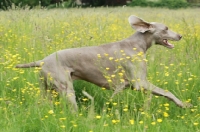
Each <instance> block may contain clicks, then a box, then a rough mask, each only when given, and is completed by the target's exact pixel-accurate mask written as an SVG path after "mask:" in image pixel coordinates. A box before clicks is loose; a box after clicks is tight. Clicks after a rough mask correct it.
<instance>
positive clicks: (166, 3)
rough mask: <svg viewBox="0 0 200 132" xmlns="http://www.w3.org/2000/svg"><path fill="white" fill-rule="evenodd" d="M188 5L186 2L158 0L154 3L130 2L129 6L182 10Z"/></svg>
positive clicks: (183, 0)
mask: <svg viewBox="0 0 200 132" xmlns="http://www.w3.org/2000/svg"><path fill="white" fill-rule="evenodd" d="M188 5H189V4H188V3H187V1H186V0H159V1H156V2H153V1H147V0H132V2H131V3H130V6H142V7H143V6H150V7H167V8H173V9H175V8H183V7H187V6H188Z"/></svg>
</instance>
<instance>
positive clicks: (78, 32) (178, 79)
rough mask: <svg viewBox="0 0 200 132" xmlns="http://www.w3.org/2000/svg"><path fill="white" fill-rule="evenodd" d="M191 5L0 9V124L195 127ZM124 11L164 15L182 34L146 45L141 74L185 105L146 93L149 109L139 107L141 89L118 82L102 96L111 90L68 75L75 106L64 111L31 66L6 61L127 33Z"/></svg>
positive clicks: (75, 129) (198, 112)
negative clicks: (117, 88) (118, 88)
mask: <svg viewBox="0 0 200 132" xmlns="http://www.w3.org/2000/svg"><path fill="white" fill-rule="evenodd" d="M198 12H200V9H197V8H196V9H190V8H188V9H178V10H169V9H161V8H140V7H134V8H130V7H117V8H103V7H102V8H86V9H81V8H73V9H52V10H46V9H32V10H28V9H12V10H9V11H0V53H1V56H0V126H1V127H0V131H1V132H79V131H80V132H144V131H149V132H177V131H180V132H200V17H199V13H198ZM130 15H137V16H139V17H141V18H143V19H144V20H146V21H149V22H152V21H156V22H161V23H164V24H166V25H168V26H169V28H170V29H172V30H174V31H176V32H178V33H180V34H181V35H182V36H183V38H182V40H181V41H179V42H173V44H175V48H174V49H167V48H165V47H163V46H159V45H154V46H152V47H151V48H150V50H148V52H147V64H148V80H149V81H150V82H151V83H153V84H155V85H157V86H159V87H161V88H163V89H165V90H169V91H171V92H172V93H173V94H175V95H176V96H177V97H178V98H180V99H181V100H182V101H183V102H189V103H191V104H193V107H191V108H185V109H182V108H179V107H177V106H176V105H175V104H174V103H173V102H171V101H169V100H167V99H166V98H164V97H159V96H153V98H152V101H151V106H150V107H149V109H144V104H145V102H146V100H147V96H146V94H145V93H144V92H143V91H141V92H138V91H135V90H131V89H126V90H124V91H123V92H121V93H119V94H117V95H116V96H115V97H114V98H113V99H112V100H110V96H111V95H112V93H113V92H112V91H111V90H105V88H99V87H97V86H95V85H93V84H90V83H87V82H84V81H75V82H74V86H75V91H76V96H77V101H78V106H79V111H78V113H77V114H72V113H71V111H70V109H69V108H68V106H66V100H65V99H64V98H63V97H60V96H59V94H58V93H57V92H55V91H50V90H48V91H47V96H44V95H43V93H44V91H43V90H42V89H41V88H40V87H41V86H40V83H39V78H40V77H39V71H40V69H39V68H32V69H31V68H28V69H16V68H14V67H15V65H16V64H19V63H25V62H31V61H34V60H39V59H42V58H44V57H45V56H47V55H49V54H51V53H53V52H55V51H58V50H61V49H65V48H75V47H83V46H91V45H101V44H103V43H108V42H114V41H119V40H121V39H124V38H127V37H129V36H130V35H132V34H133V33H134V32H135V31H134V30H133V29H132V28H131V27H130V25H129V23H128V20H127V19H128V17H129V16H130ZM82 90H84V91H86V92H87V93H89V94H90V95H91V96H92V97H93V98H94V101H91V100H90V99H89V98H87V97H86V96H84V95H83V94H82ZM49 96H50V97H51V100H50V99H49Z"/></svg>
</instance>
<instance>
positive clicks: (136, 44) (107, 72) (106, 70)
mask: <svg viewBox="0 0 200 132" xmlns="http://www.w3.org/2000/svg"><path fill="white" fill-rule="evenodd" d="M128 21H129V23H130V25H131V26H132V28H133V29H135V30H136V32H135V33H134V34H133V35H132V36H130V37H128V38H126V39H124V40H121V41H118V42H113V43H109V44H103V45H100V46H90V47H82V48H71V49H64V50H60V51H57V52H55V53H53V54H51V55H49V56H47V57H45V58H44V59H42V60H39V61H35V62H31V63H28V64H18V65H17V66H16V68H29V67H41V75H42V76H43V77H44V81H45V86H46V88H47V84H49V83H50V84H51V85H53V86H54V87H55V88H56V90H57V91H59V92H61V93H64V95H65V96H67V97H68V100H69V101H70V102H71V104H72V106H73V107H74V109H75V110H77V109H78V108H77V103H76V97H75V92H74V89H73V80H77V79H81V80H85V81H88V82H91V83H93V84H96V85H97V86H100V87H104V88H106V89H113V90H114V93H113V95H115V94H116V93H118V92H119V91H121V90H122V89H124V88H125V87H131V88H133V89H136V90H141V89H144V90H149V91H150V92H151V93H153V94H156V95H160V96H164V97H166V98H168V99H170V100H172V101H173V102H174V103H175V104H176V105H177V106H179V107H182V108H185V107H189V105H190V104H185V103H183V102H182V101H180V100H179V99H178V98H177V97H175V95H173V94H172V93H171V92H169V91H166V90H163V89H161V88H159V87H157V86H154V85H153V84H151V83H149V82H148V80H147V78H146V76H147V66H146V61H147V60H146V58H145V54H146V51H147V49H149V48H150V47H151V46H152V44H158V45H162V46H165V47H167V48H170V49H172V48H174V45H173V44H170V43H169V42H168V40H172V41H179V40H180V39H181V38H182V36H181V35H180V34H177V33H175V32H173V31H171V30H169V29H168V27H167V26H165V25H163V24H161V23H157V22H151V23H149V22H146V21H144V20H142V19H141V18H138V17H136V16H134V15H131V16H130V17H129V18H128ZM115 75H116V76H115ZM49 78H51V79H49ZM47 82H48V83H47ZM112 97H113V96H112Z"/></svg>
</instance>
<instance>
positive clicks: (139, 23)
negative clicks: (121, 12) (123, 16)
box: [128, 15, 152, 33]
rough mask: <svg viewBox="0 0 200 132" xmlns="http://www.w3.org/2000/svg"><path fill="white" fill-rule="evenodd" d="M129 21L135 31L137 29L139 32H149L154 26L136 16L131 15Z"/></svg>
mask: <svg viewBox="0 0 200 132" xmlns="http://www.w3.org/2000/svg"><path fill="white" fill-rule="evenodd" d="M128 21H129V23H130V25H131V26H132V28H133V29H135V30H136V31H138V32H141V33H144V32H146V31H149V30H150V29H151V28H152V25H151V24H150V23H148V22H145V21H144V20H142V19H141V18H139V17H136V16H134V15H131V16H130V17H129V18H128Z"/></svg>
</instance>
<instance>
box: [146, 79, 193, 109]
mask: <svg viewBox="0 0 200 132" xmlns="http://www.w3.org/2000/svg"><path fill="white" fill-rule="evenodd" d="M144 88H145V90H150V91H151V92H152V93H153V94H155V95H159V96H164V97H166V98H168V99H169V100H172V101H173V102H174V103H175V104H176V105H177V106H179V107H181V108H187V107H191V106H192V105H191V104H189V103H183V102H182V101H181V100H179V99H178V98H177V97H176V96H175V95H174V94H172V93H171V92H169V91H166V90H163V89H161V88H159V87H157V86H155V85H153V84H151V83H149V82H148V83H147V85H146V86H145V87H144Z"/></svg>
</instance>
